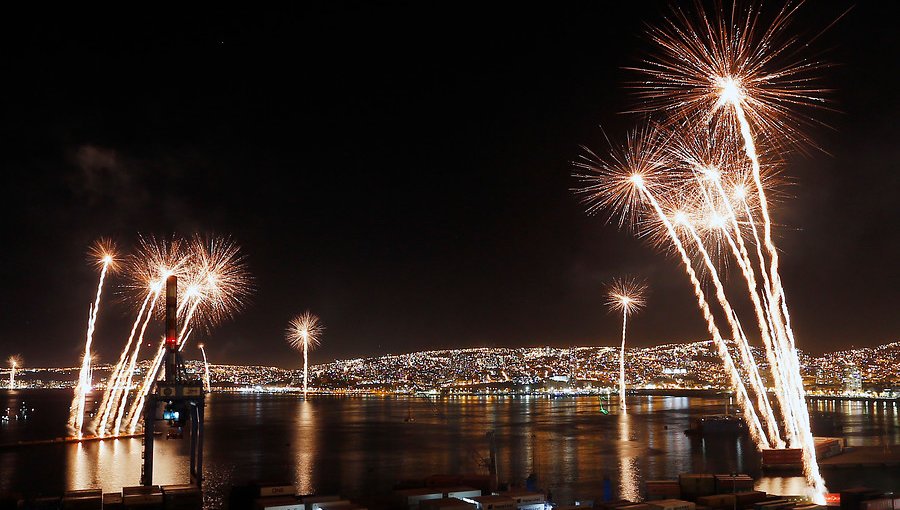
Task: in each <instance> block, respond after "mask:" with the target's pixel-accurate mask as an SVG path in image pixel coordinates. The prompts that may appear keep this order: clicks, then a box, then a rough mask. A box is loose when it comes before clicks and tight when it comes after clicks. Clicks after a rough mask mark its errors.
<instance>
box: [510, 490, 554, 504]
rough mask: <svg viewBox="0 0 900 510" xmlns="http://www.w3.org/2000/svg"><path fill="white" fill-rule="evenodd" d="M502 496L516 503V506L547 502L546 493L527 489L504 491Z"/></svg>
mask: <svg viewBox="0 0 900 510" xmlns="http://www.w3.org/2000/svg"><path fill="white" fill-rule="evenodd" d="M500 496H505V497H507V498H509V499H511V500H513V501H515V502H516V506H518V505H525V504H530V503H543V502H544V501H545V500H546V497H545V496H544V493H542V492H533V491H529V490H525V489H513V490H508V491H504V492H501V493H500Z"/></svg>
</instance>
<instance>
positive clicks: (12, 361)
mask: <svg viewBox="0 0 900 510" xmlns="http://www.w3.org/2000/svg"><path fill="white" fill-rule="evenodd" d="M8 362H9V386H7V387H8V388H9V389H11V390H14V389H16V369H18V368H19V367H20V366H22V358H21V357H19V356H18V355H15V356H10V357H9V360H8Z"/></svg>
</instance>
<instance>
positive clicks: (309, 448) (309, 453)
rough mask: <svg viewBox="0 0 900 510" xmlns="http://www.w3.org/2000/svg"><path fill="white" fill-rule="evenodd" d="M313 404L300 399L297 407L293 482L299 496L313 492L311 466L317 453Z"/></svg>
mask: <svg viewBox="0 0 900 510" xmlns="http://www.w3.org/2000/svg"><path fill="white" fill-rule="evenodd" d="M314 405H315V404H314V403H313V402H312V401H311V400H307V399H305V398H304V399H302V400H301V401H300V402H299V404H298V406H299V408H300V409H299V414H298V417H297V426H296V431H297V434H296V439H295V444H296V445H297V446H296V449H297V451H296V452H295V453H296V459H297V461H296V464H295V466H296V469H295V471H294V480H295V482H294V483H295V486H296V490H297V491H298V493H299V494H312V493H314V492H315V489H314V486H313V466H314V465H315V458H316V454H317V453H318V444H317V442H316V416H315V409H314Z"/></svg>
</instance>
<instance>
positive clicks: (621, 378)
mask: <svg viewBox="0 0 900 510" xmlns="http://www.w3.org/2000/svg"><path fill="white" fill-rule="evenodd" d="M627 323H628V309H627V308H625V307H623V308H622V347H621V348H620V349H619V408H620V409H622V412H623V413H624V412H626V411H628V407H627V406H626V405H625V326H626V324H627Z"/></svg>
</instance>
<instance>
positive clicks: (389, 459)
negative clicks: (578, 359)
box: [0, 392, 900, 507]
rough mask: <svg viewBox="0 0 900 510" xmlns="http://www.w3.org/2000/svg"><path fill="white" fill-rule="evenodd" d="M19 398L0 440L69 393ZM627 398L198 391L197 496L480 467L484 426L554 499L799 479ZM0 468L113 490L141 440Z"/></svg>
mask: <svg viewBox="0 0 900 510" xmlns="http://www.w3.org/2000/svg"><path fill="white" fill-rule="evenodd" d="M0 395H3V394H2V393H0ZM17 398H22V395H18V396H10V395H8V394H7V402H10V400H12V399H17ZM27 400H28V402H29V404H31V403H32V402H34V406H33V407H35V408H36V412H35V416H36V417H37V418H36V419H35V420H34V421H31V420H29V422H28V423H27V424H18V425H15V427H16V428H14V427H13V426H12V425H11V426H9V427H8V428H5V429H4V428H2V427H0V435H2V436H3V437H2V438H0V439H2V440H3V441H16V440H20V439H23V438H29V437H35V436H39V437H56V436H57V435H61V434H62V433H64V431H63V430H64V426H65V422H66V418H67V414H68V405H69V402H70V401H71V392H60V393H58V394H56V393H50V392H44V393H30V394H28V395H27ZM634 400H635V401H634V403H633V404H632V405H631V406H630V408H629V413H628V414H609V415H604V414H603V413H601V412H600V401H599V399H597V398H595V397H594V398H588V397H577V398H558V399H550V398H541V397H530V398H510V397H494V396H492V397H448V398H440V399H426V398H411V399H408V398H404V397H400V398H397V397H391V398H382V397H360V398H337V397H310V399H309V400H302V399H300V398H298V397H297V396H292V395H247V394H216V395H212V396H211V398H210V404H209V408H208V412H207V424H206V425H207V427H206V432H207V435H206V440H205V445H204V446H205V454H204V467H205V476H206V480H207V484H206V488H207V498H209V499H211V500H212V501H222V500H223V499H224V498H225V493H226V491H227V490H228V487H230V486H231V485H235V484H241V483H247V482H249V481H253V480H271V481H287V482H288V483H294V484H296V486H297V491H298V492H306V493H313V492H318V493H328V492H339V493H341V494H342V495H344V496H345V497H348V498H357V499H363V500H365V499H366V498H369V497H371V496H372V495H375V494H383V493H385V492H388V493H389V492H390V490H391V488H392V487H393V485H394V484H395V483H397V482H399V481H402V480H408V479H421V478H423V477H425V476H428V475H432V474H440V473H456V474H462V473H474V474H481V475H487V467H486V464H485V462H484V460H485V459H487V458H488V457H489V456H490V447H489V441H488V438H487V433H488V432H493V433H494V436H495V438H496V444H497V454H498V468H499V480H500V482H507V483H511V484H515V485H520V486H521V485H524V484H525V481H526V478H527V477H528V476H529V475H530V474H532V473H534V474H535V475H537V482H538V484H539V487H541V488H543V489H548V490H551V491H552V493H553V496H554V498H555V500H556V501H557V502H559V503H561V504H570V503H571V502H572V501H573V500H574V498H576V497H596V496H597V495H598V494H597V491H598V488H599V487H602V486H603V483H604V482H603V480H604V478H606V477H608V478H609V479H610V480H612V481H613V487H614V488H615V489H616V492H619V493H620V494H618V496H621V497H627V498H629V499H630V498H632V497H636V498H637V499H640V497H641V496H643V494H642V493H641V489H640V487H641V484H642V483H643V482H644V480H652V479H672V478H677V476H678V474H679V473H684V472H706V473H726V472H733V471H741V472H745V473H747V474H749V475H750V476H753V477H756V478H758V479H759V484H758V487H757V488H758V489H760V490H766V491H768V492H772V493H780V494H796V493H798V490H797V488H798V487H801V486H802V485H803V479H802V477H788V478H780V477H776V478H773V477H768V478H767V477H765V476H763V474H762V473H761V472H760V470H759V455H758V453H757V452H756V450H755V448H754V447H753V445H752V443H750V442H749V441H748V440H747V439H746V438H743V439H736V438H734V437H718V438H717V437H708V438H697V437H692V436H687V435H685V434H684V429H686V428H687V427H688V425H689V423H690V420H691V419H692V418H694V417H697V416H700V415H703V414H718V413H721V409H722V408H723V406H724V405H725V401H724V400H722V399H718V398H684V397H656V396H654V397H650V398H646V397H639V398H635V399H634ZM2 405H3V404H2V403H0V406H2ZM7 405H9V404H7ZM811 407H812V409H811V411H812V413H813V431H814V432H815V433H816V435H822V436H840V437H845V438H847V440H848V442H849V443H850V444H851V445H856V444H880V443H879V441H882V440H885V439H886V440H887V441H888V442H889V443H890V444H893V445H896V444H897V443H898V440H900V438H898V412H897V407H896V405H875V406H861V405H856V404H854V405H850V404H849V403H845V402H837V403H835V402H816V403H815V405H812V406H811ZM866 407H868V410H866ZM863 413H868V414H863ZM45 417H46V419H45ZM407 417H411V418H412V420H407V419H406V418H407ZM41 427H44V428H43V429H42V428H41ZM53 427H57V428H56V429H54V428H53ZM883 438H884V439H883ZM188 447H189V441H188V440H184V439H183V440H168V441H167V440H165V439H164V438H162V437H160V438H159V439H158V440H157V441H156V451H155V455H154V458H155V471H154V482H155V483H160V484H167V483H185V482H187V480H188V478H189V476H188V473H187V470H188V460H189V459H188V453H189V452H188ZM0 469H2V471H3V476H0V490H11V489H15V490H21V491H23V492H29V491H30V492H31V493H35V492H42V493H44V494H47V495H53V494H57V495H58V494H61V493H62V492H63V491H64V490H66V489H82V488H87V487H101V488H102V489H103V490H105V491H118V490H120V489H121V488H122V487H123V486H132V485H137V484H139V483H140V470H141V440H139V439H134V440H119V441H108V442H104V443H85V444H82V445H53V446H48V447H43V448H36V449H33V450H31V449H17V450H6V451H2V452H0ZM824 475H825V479H826V482H827V484H828V486H829V488H830V489H832V490H835V491H836V490H840V489H841V488H847V487H850V486H853V485H861V484H866V485H869V486H874V487H876V488H880V489H892V488H893V489H896V487H897V486H898V484H900V474H898V473H897V472H896V470H894V471H893V472H890V471H888V470H852V472H849V473H848V472H845V471H831V472H827V471H826V472H825V473H824ZM213 507H215V506H213Z"/></svg>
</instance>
